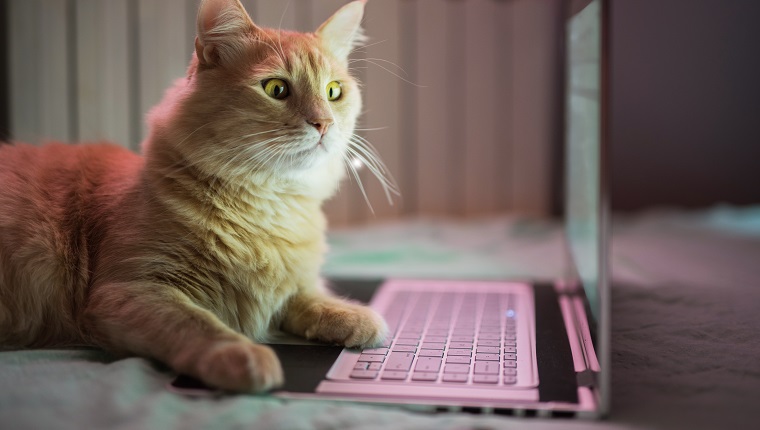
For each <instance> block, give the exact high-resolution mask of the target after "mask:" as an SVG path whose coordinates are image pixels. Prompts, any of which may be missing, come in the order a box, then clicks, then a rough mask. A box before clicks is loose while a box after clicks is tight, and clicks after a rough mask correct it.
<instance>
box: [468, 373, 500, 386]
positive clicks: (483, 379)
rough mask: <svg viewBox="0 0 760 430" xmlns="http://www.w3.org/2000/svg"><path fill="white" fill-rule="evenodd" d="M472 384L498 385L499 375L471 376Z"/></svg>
mask: <svg viewBox="0 0 760 430" xmlns="http://www.w3.org/2000/svg"><path fill="white" fill-rule="evenodd" d="M472 382H474V383H476V384H498V383H499V375H472Z"/></svg>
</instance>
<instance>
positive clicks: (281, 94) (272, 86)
mask: <svg viewBox="0 0 760 430" xmlns="http://www.w3.org/2000/svg"><path fill="white" fill-rule="evenodd" d="M263 84H264V92H265V93H267V95H268V96H269V97H272V98H275V99H284V98H285V97H287V96H288V84H287V82H285V81H283V80H282V79H277V78H273V79H268V80H266V81H264V83H263Z"/></svg>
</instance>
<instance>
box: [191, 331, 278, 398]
mask: <svg viewBox="0 0 760 430" xmlns="http://www.w3.org/2000/svg"><path fill="white" fill-rule="evenodd" d="M197 376H198V377H199V378H200V379H201V380H202V381H203V382H205V383H206V384H208V385H211V386H214V387H218V388H222V389H224V390H228V391H237V392H249V393H260V392H264V391H267V390H270V389H272V388H274V387H277V386H279V385H282V382H283V375H282V367H281V366H280V361H279V360H278V359H277V356H276V355H275V353H274V351H272V349H271V348H269V347H267V346H264V345H257V344H255V343H253V342H251V341H249V340H247V339H241V340H230V341H219V342H217V343H215V344H213V346H212V347H211V348H209V349H208V350H206V351H205V352H204V353H203V355H202V356H201V357H200V359H199V360H198V375H197Z"/></svg>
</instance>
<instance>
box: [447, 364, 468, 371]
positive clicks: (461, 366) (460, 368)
mask: <svg viewBox="0 0 760 430" xmlns="http://www.w3.org/2000/svg"><path fill="white" fill-rule="evenodd" d="M443 373H470V365H469V364H446V366H445V367H444V368H443Z"/></svg>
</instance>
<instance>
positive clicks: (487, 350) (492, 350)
mask: <svg viewBox="0 0 760 430" xmlns="http://www.w3.org/2000/svg"><path fill="white" fill-rule="evenodd" d="M476 352H478V353H481V354H498V353H499V347H498V346H479V347H478V350H477V351H476Z"/></svg>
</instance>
